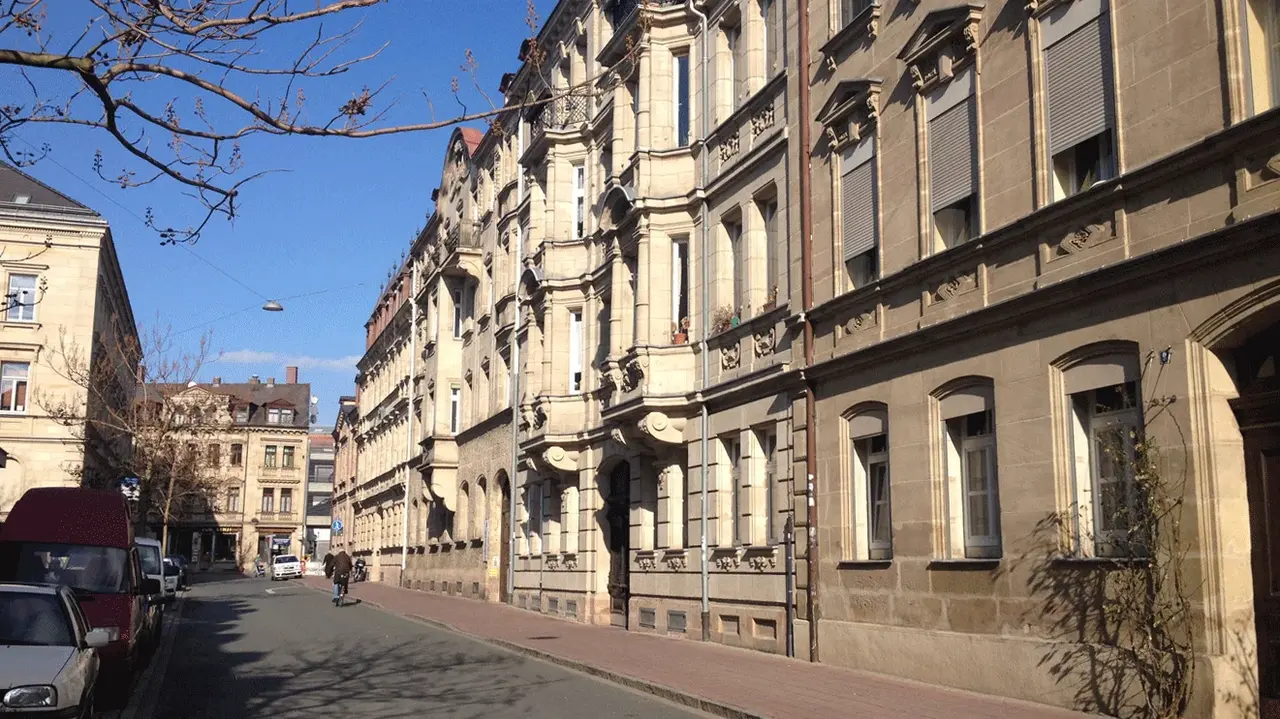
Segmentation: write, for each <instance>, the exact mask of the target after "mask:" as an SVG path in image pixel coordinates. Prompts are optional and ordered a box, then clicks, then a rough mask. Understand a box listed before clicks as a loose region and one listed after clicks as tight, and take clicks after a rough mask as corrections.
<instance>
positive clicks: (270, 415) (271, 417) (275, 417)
mask: <svg viewBox="0 0 1280 719" xmlns="http://www.w3.org/2000/svg"><path fill="white" fill-rule="evenodd" d="M267 424H280V410H279V409H278V408H276V407H269V408H268V409H267Z"/></svg>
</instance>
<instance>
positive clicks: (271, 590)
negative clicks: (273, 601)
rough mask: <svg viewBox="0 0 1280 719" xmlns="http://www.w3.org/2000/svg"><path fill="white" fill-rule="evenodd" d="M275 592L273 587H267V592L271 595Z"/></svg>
mask: <svg viewBox="0 0 1280 719" xmlns="http://www.w3.org/2000/svg"><path fill="white" fill-rule="evenodd" d="M275 593H276V590H274V589H268V590H267V594H271V595H273V596H274V595H275Z"/></svg>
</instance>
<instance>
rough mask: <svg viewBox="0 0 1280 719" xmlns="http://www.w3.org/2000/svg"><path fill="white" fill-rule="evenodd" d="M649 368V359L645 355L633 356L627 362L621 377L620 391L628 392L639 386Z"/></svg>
mask: <svg viewBox="0 0 1280 719" xmlns="http://www.w3.org/2000/svg"><path fill="white" fill-rule="evenodd" d="M648 369H649V359H648V358H647V357H634V358H632V359H631V361H629V362H627V370H626V374H625V375H624V376H623V377H622V391H623V392H630V391H632V390H634V389H637V388H638V387H640V384H641V383H642V382H644V376H645V373H646V371H647V370H648Z"/></svg>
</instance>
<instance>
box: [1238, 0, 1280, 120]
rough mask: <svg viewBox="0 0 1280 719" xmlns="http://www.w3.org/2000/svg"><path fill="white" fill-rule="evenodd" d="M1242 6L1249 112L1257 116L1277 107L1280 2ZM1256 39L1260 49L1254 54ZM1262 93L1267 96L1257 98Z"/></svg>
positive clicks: (1249, 0) (1247, 0)
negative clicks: (1258, 40)
mask: <svg viewBox="0 0 1280 719" xmlns="http://www.w3.org/2000/svg"><path fill="white" fill-rule="evenodd" d="M1241 6H1242V7H1241V11H1242V13H1241V14H1242V17H1243V18H1244V35H1245V42H1244V56H1245V68H1246V72H1247V77H1248V87H1247V89H1248V98H1249V112H1250V114H1252V115H1258V114H1261V113H1263V112H1266V111H1267V110H1270V109H1272V108H1274V107H1277V106H1280V2H1277V0H1241ZM1260 11H1261V12H1260ZM1268 28H1269V29H1270V30H1268ZM1272 33H1274V34H1272ZM1258 36H1261V44H1262V47H1261V48H1259V49H1258V50H1257V51H1256V52H1255V50H1254V47H1253V45H1254V43H1255V42H1256V41H1257V39H1258ZM1259 75H1263V77H1259ZM1262 93H1266V95H1267V96H1266V97H1259V95H1261V94H1262Z"/></svg>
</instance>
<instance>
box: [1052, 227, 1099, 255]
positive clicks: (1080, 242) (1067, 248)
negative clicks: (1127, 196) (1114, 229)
mask: <svg viewBox="0 0 1280 719" xmlns="http://www.w3.org/2000/svg"><path fill="white" fill-rule="evenodd" d="M1109 239H1111V232H1110V228H1108V227H1107V225H1106V223H1103V222H1095V223H1092V224H1089V225H1085V226H1084V227H1081V228H1080V229H1078V230H1076V231H1075V232H1072V233H1071V234H1069V235H1067V236H1066V237H1064V238H1063V239H1062V242H1060V243H1058V250H1057V252H1056V253H1055V254H1056V255H1057V256H1058V257H1065V256H1067V255H1074V254H1076V253H1078V252H1083V251H1084V250H1087V249H1089V248H1090V247H1093V246H1094V245H1096V244H1098V243H1100V242H1105V241H1106V240H1109Z"/></svg>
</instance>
